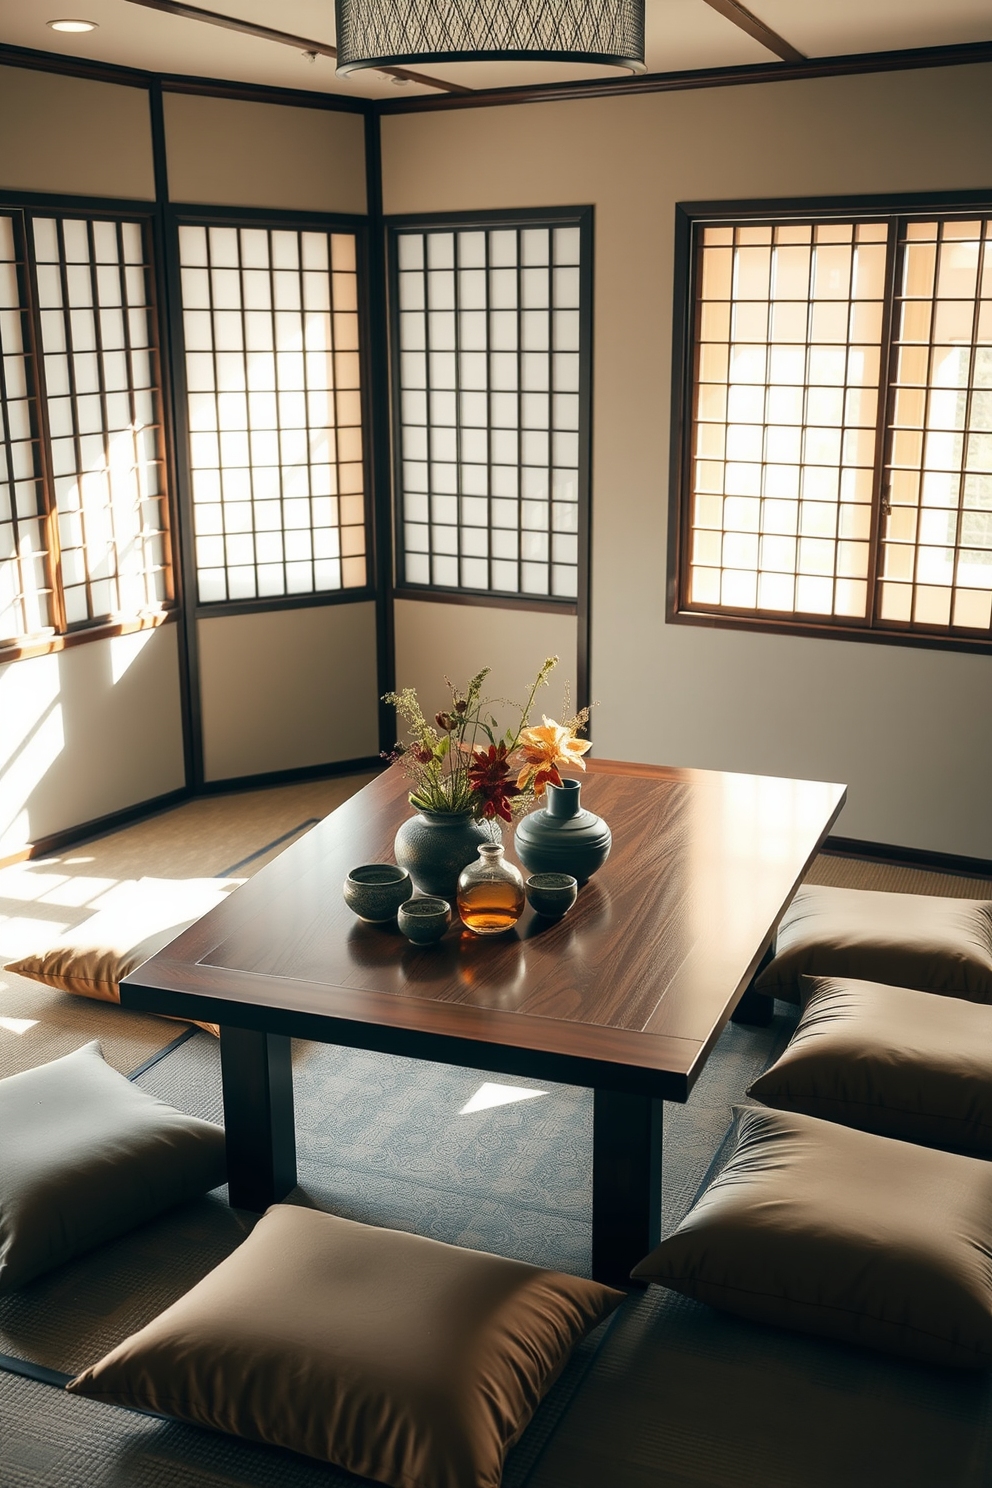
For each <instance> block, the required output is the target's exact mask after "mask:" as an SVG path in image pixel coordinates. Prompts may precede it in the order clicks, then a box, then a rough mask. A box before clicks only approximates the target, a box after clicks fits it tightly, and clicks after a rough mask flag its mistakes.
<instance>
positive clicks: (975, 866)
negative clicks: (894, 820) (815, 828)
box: [820, 837, 992, 878]
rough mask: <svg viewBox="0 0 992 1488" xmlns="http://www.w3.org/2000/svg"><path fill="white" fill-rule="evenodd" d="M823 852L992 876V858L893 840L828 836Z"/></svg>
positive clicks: (936, 870) (962, 874) (933, 870)
mask: <svg viewBox="0 0 992 1488" xmlns="http://www.w3.org/2000/svg"><path fill="white" fill-rule="evenodd" d="M820 851H821V853H826V855H827V857H830V858H859V859H860V860H861V861H862V862H865V863H895V864H897V865H898V866H899V867H901V868H921V869H924V870H927V871H929V872H931V873H953V874H956V875H958V876H959V877H961V878H992V858H967V857H962V856H961V855H960V854H958V853H944V852H931V851H930V850H929V849H928V848H922V847H895V846H893V844H892V843H890V842H864V841H862V840H861V839H860V838H859V837H828V838H827V839H826V841H825V842H824V844H823V846H822V847H821V848H820Z"/></svg>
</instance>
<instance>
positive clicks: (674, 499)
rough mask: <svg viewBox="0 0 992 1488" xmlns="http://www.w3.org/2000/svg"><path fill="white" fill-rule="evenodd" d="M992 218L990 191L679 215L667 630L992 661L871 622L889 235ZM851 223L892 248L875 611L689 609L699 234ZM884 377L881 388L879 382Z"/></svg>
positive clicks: (694, 206) (935, 634) (977, 640)
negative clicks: (728, 228)
mask: <svg viewBox="0 0 992 1488" xmlns="http://www.w3.org/2000/svg"><path fill="white" fill-rule="evenodd" d="M976 211H977V212H981V213H983V214H985V215H987V214H989V213H992V189H990V190H989V191H962V192H918V193H906V194H903V195H886V196H860V197H858V196H854V197H810V198H798V197H786V198H783V199H772V200H762V201H730V202H680V203H678V204H677V205H676V208H675V272H674V302H673V313H672V412H671V430H672V434H671V447H670V460H669V493H670V494H669V507H668V576H667V603H666V615H665V619H666V623H668V624H676V625H701V626H706V627H709V628H711V629H721V630H723V629H732V630H740V629H743V630H749V631H754V632H758V633H773V634H776V635H798V636H811V637H820V638H824V639H833V640H838V639H843V640H852V641H868V642H872V643H875V644H880V645H889V646H893V645H895V646H923V647H926V648H928V649H931V650H932V649H937V650H948V651H967V652H972V653H978V654H992V637H990V636H989V635H987V634H984V633H982V634H980V635H978V636H977V637H974V638H973V637H969V636H967V635H965V634H964V633H962V632H959V631H954V630H952V629H951V628H950V627H946V628H945V627H933V628H924V627H922V626H917V625H913V624H910V625H906V626H903V627H902V628H896V627H895V624H894V622H888V624H885V625H883V624H882V623H881V622H877V621H876V620H875V605H876V595H877V591H878V583H879V565H878V561H877V560H878V549H879V511H880V501H881V494H882V486H883V480H884V473H885V461H886V459H887V456H888V441H889V435H888V432H887V431H888V430H889V427H890V424H891V420H890V418H889V410H890V406H891V402H892V397H893V383H892V377H891V363H892V357H893V355H894V347H893V342H892V305H893V299H894V290H895V286H894V273H895V268H896V253H895V250H894V245H893V244H892V242H891V238H892V231H893V227H895V228H896V229H898V228H899V227H900V225H901V220H902V219H904V218H913V217H920V216H927V215H939V216H942V217H951V216H963V215H967V214H968V213H971V214H974V213H975V212H976ZM844 217H854V218H856V219H859V220H864V219H865V218H877V219H878V220H884V221H888V222H889V223H890V244H889V254H888V272H887V282H886V289H885V293H886V302H885V305H884V307H883V330H882V350H881V370H880V374H879V376H880V387H879V408H878V425H877V439H876V455H875V469H874V479H873V487H872V521H871V538H870V555H869V574H868V589H869V606H868V614H867V616H866V618H865V619H863V620H845V619H842V618H840V617H836V616H831V617H826V616H825V617H824V619H823V620H822V621H817V620H814V619H811V618H810V617H809V616H807V615H803V616H802V617H801V618H798V619H793V618H791V617H789V616H787V615H783V614H781V613H780V612H778V611H769V610H731V609H718V608H717V607H715V606H703V605H700V606H693V605H691V604H689V603H687V602H686V601H685V600H684V599H683V596H684V595H685V594H686V593H687V592H688V569H689V548H690V541H689V539H690V536H691V521H690V501H691V491H690V484H691V482H690V475H691V469H692V409H693V397H694V391H695V386H694V384H695V325H694V319H695V305H696V284H695V261H694V233H695V231H696V229H697V228H698V227H701V226H702V225H703V224H706V225H714V226H719V225H729V224H730V223H731V222H734V223H740V222H756V223H757V222H762V223H764V222H769V221H788V220H790V219H800V220H801V219H809V218H812V219H814V220H817V221H829V220H831V219H832V218H844ZM882 378H884V379H885V381H884V384H882V383H881V379H882Z"/></svg>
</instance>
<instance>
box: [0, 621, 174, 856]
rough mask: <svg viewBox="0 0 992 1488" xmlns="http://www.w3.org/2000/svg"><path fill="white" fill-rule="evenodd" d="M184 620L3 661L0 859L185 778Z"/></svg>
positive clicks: (170, 787)
mask: <svg viewBox="0 0 992 1488" xmlns="http://www.w3.org/2000/svg"><path fill="white" fill-rule="evenodd" d="M177 638H178V627H177V626H175V625H163V626H161V627H159V628H158V629H157V630H143V631H138V632H136V633H135V634H134V635H128V636H115V637H113V638H112V639H109V640H102V641H89V642H87V643H86V644H85V645H83V646H73V647H71V648H69V649H67V650H65V651H60V652H58V653H56V654H55V655H53V656H40V657H36V658H34V659H33V660H30V661H12V662H8V663H7V665H6V666H2V667H0V858H3V857H6V856H8V855H10V854H13V853H16V852H18V851H20V850H21V849H22V848H23V847H25V846H26V845H27V844H28V843H30V842H34V841H36V840H37V839H38V838H39V837H47V836H48V835H50V834H51V833H53V832H60V831H63V830H65V829H66V828H69V827H75V826H78V825H79V824H80V823H82V822H87V821H93V820H95V819H96V818H97V817H101V816H105V815H107V814H108V813H109V812H112V811H121V810H123V809H124V808H125V807H127V806H134V805H136V804H137V803H138V802H140V801H146V800H150V799H152V798H153V797H155V796H161V795H165V794H167V792H169V791H174V790H179V789H180V787H181V786H182V785H183V783H184V778H185V773H184V766H183V741H182V727H181V720H180V712H179V666H178V649H177Z"/></svg>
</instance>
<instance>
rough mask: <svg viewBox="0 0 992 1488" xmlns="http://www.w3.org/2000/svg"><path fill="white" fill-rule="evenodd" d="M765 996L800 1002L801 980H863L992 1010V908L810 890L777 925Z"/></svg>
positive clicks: (761, 983)
mask: <svg viewBox="0 0 992 1488" xmlns="http://www.w3.org/2000/svg"><path fill="white" fill-rule="evenodd" d="M775 952H776V953H775V958H774V960H773V961H771V962H770V963H769V965H768V966H766V968H765V970H764V971H763V972H762V973H761V975H760V976H759V977H758V979H757V981H756V983H755V986H756V989H757V990H758V991H759V992H765V993H767V994H768V995H769V996H771V997H781V998H784V999H785V1000H786V1001H787V1002H799V1001H800V1000H801V987H800V977H803V976H835V977H858V978H864V979H865V980H866V981H871V982H884V983H886V984H887V985H888V986H890V987H914V988H917V989H918V990H919V991H921V992H939V993H941V994H942V995H944V996H945V997H962V998H964V999H965V1000H966V1001H968V1002H989V1003H992V903H988V902H985V901H983V900H980V899H940V898H937V897H935V896H933V895H929V894H888V893H881V892H879V891H877V890H874V889H835V888H827V887H824V886H823V885H819V884H807V885H805V886H804V887H803V888H801V889H800V890H799V892H798V893H797V894H796V897H795V899H794V900H793V901H792V903H791V905H790V906H789V908H788V909H787V910H786V912H785V915H784V917H783V919H782V923H781V925H780V926H779V930H778V937H777V940H776V944H775Z"/></svg>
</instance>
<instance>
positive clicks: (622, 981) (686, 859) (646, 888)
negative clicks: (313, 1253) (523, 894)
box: [121, 761, 846, 1282]
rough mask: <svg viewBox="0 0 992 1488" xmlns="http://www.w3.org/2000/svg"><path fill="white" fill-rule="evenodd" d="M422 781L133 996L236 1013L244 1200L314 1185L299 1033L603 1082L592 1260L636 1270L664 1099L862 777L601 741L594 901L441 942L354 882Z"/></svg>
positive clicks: (321, 850)
mask: <svg viewBox="0 0 992 1488" xmlns="http://www.w3.org/2000/svg"><path fill="white" fill-rule="evenodd" d="M407 791H408V783H407V781H406V778H405V776H404V775H403V773H402V771H401V770H400V769H398V768H393V769H390V770H388V771H387V772H386V773H385V774H384V775H382V776H380V777H379V778H378V779H377V780H375V781H373V782H372V784H371V785H368V786H366V787H365V789H364V790H362V791H360V792H359V793H358V794H357V795H356V796H354V797H352V799H351V800H350V801H348V802H347V803H346V804H345V805H344V806H341V807H339V808H338V810H337V811H335V812H333V813H332V814H331V815H330V816H329V817H327V818H326V819H325V820H324V821H323V822H321V823H320V825H319V826H317V827H314V829H313V830H312V831H311V832H309V833H308V834H307V835H306V836H305V837H303V838H301V839H300V840H299V841H298V842H296V843H294V844H293V845H292V846H291V847H289V848H288V849H287V850H286V851H285V852H284V853H282V855H281V856H280V857H278V858H277V859H276V860H275V861H274V862H272V863H270V864H269V865H268V866H267V867H265V868H263V869H261V871H260V872H259V873H257V874H256V876H255V877H254V878H253V879H251V880H250V881H249V882H248V883H246V884H245V885H243V887H241V888H240V889H237V890H236V891H235V892H234V893H233V894H232V895H231V896H230V897H229V898H228V899H227V900H226V901H225V902H224V903H223V904H221V905H219V906H218V907H217V908H216V909H214V910H212V911H211V912H210V913H209V914H208V915H206V916H205V917H204V918H203V919H202V920H199V921H198V922H197V923H196V924H195V925H193V926H192V927H191V928H190V929H189V930H187V931H185V932H184V933H183V934H182V935H181V936H179V937H178V939H176V940H174V941H173V942H172V944H171V945H169V946H167V947H166V949H165V950H163V951H161V952H160V953H159V954H158V955H157V956H153V957H152V958H151V960H149V961H146V962H145V964H144V965H143V966H142V967H140V969H139V970H138V971H136V972H134V973H133V974H132V975H131V976H129V977H127V978H126V979H125V981H124V982H122V984H121V1002H122V1003H123V1004H124V1006H125V1007H131V1008H137V1009H139V1010H141V1011H144V1012H150V1013H167V1014H170V1015H172V1016H175V1017H180V1018H191V1019H197V1020H199V1021H206V1022H216V1023H219V1024H220V1025H221V1069H222V1079H223V1088H224V1119H225V1124H226V1129H227V1150H228V1171H229V1182H230V1195H231V1203H232V1204H234V1205H237V1206H239V1207H242V1208H247V1209H256V1210H261V1209H264V1208H265V1207H266V1206H267V1205H268V1204H270V1203H273V1202H276V1201H277V1200H279V1199H281V1198H283V1197H285V1195H286V1194H287V1193H288V1192H289V1191H290V1189H291V1188H292V1187H293V1186H294V1184H295V1182H296V1139H295V1129H294V1118H293V1089H292V1067H291V1063H290V1039H291V1038H294V1037H295V1038H304V1039H317V1040H320V1041H322V1042H324V1043H333V1044H342V1045H345V1046H348V1047H352V1048H360V1049H375V1050H379V1051H382V1052H384V1053H387V1054H401V1055H406V1056H413V1057H414V1058H418V1059H433V1060H438V1061H441V1062H443V1063H446V1064H454V1065H461V1066H466V1067H468V1068H474V1069H481V1070H499V1071H502V1072H503V1073H505V1074H507V1075H528V1076H533V1077H535V1078H537V1079H540V1080H552V1081H561V1082H564V1083H568V1084H574V1085H586V1086H591V1087H592V1089H593V1091H594V1123H593V1125H594V1136H593V1212H592V1228H593V1242H592V1270H593V1275H594V1276H595V1277H597V1278H599V1279H601V1280H604V1281H611V1282H623V1281H625V1280H626V1279H627V1276H628V1273H629V1271H630V1268H631V1267H632V1266H633V1265H634V1264H635V1263H636V1262H637V1261H639V1260H640V1259H641V1258H642V1257H643V1256H644V1255H645V1254H647V1252H648V1251H649V1250H650V1249H651V1248H652V1247H653V1246H654V1245H656V1244H657V1242H658V1238H659V1232H660V1224H661V1133H662V1109H663V1102H664V1101H665V1100H674V1101H685V1100H686V1099H687V1098H688V1095H689V1092H690V1091H691V1089H692V1087H693V1085H694V1084H695V1082H696V1080H697V1079H698V1077H699V1074H700V1071H701V1070H702V1068H703V1065H704V1064H705V1062H706V1058H707V1056H708V1054H709V1052H710V1050H711V1049H712V1047H713V1045H714V1043H715V1042H716V1040H717V1038H718V1037H719V1034H720V1030H721V1029H722V1028H723V1026H724V1024H725V1023H726V1021H727V1019H728V1018H729V1017H730V1016H731V1014H732V1013H733V1012H734V1009H735V1008H736V1007H737V1004H738V1002H739V1001H740V999H741V997H742V996H743V995H744V994H745V992H746V991H747V989H748V986H749V984H750V982H751V979H752V977H753V974H754V972H755V970H756V968H757V967H758V966H759V964H760V963H761V961H762V957H763V956H764V955H765V953H766V951H767V949H768V947H769V945H770V943H771V941H772V939H773V937H774V934H775V929H776V926H777V924H778V922H779V919H780V918H781V916H782V914H783V912H784V910H785V909H786V907H787V906H788V904H789V902H790V900H791V899H792V896H793V894H794V893H795V891H796V888H797V887H798V885H799V883H800V882H801V880H802V878H803V876H804V874H805V873H806V870H807V868H808V867H809V864H810V862H811V861H812V859H813V858H814V857H815V855H816V853H817V850H818V849H819V847H820V844H821V843H822V841H823V839H824V837H825V836H826V834H827V833H828V832H829V830H830V828H831V826H832V825H833V823H834V821H835V820H836V818H837V816H838V814H839V813H840V810H841V808H842V806H843V804H844V800H845V795H846V791H845V788H844V787H843V786H840V785H826V784H819V783H816V782H812V781H803V780H780V779H774V778H771V777H767V776H756V775H730V774H724V773H719V772H715V771H706V770H678V769H668V768H661V767H653V766H648V765H628V764H618V763H613V762H610V761H589V773H588V775H587V776H585V777H584V778H583V780H582V799H583V802H584V803H585V804H587V805H588V806H589V808H590V809H591V810H593V811H596V812H598V813H599V814H600V815H601V816H603V817H605V819H606V820H607V821H608V822H609V823H610V826H611V827H612V829H613V851H612V854H611V856H610V858H609V861H608V862H607V863H606V865H605V866H604V867H603V868H602V869H601V870H600V872H599V873H598V874H597V875H596V876H595V878H593V879H592V880H590V882H589V883H588V884H587V885H586V886H585V888H583V889H582V890H581V891H580V894H579V899H578V902H577V904H576V906H575V908H574V909H573V910H572V912H571V913H570V914H569V915H568V916H567V917H566V918H565V919H563V920H561V921H559V922H558V923H556V924H551V925H549V924H547V923H546V922H544V921H541V920H540V919H538V918H536V917H535V916H534V915H533V914H532V913H531V911H530V909H529V908H528V909H527V910H525V912H524V916H523V918H522V919H521V920H520V921H519V923H518V925H517V927H516V929H515V930H514V931H511V932H509V933H507V934H505V935H502V936H498V937H496V936H494V937H478V936H475V935H472V934H471V933H470V932H469V931H462V932H461V933H459V930H458V929H457V928H454V929H452V930H451V931H449V933H448V935H447V936H446V937H445V938H444V939H443V940H442V941H440V942H439V943H438V944H437V945H435V946H430V947H425V948H418V947H415V946H412V945H410V944H409V943H408V942H407V941H405V940H404V939H403V938H402V937H401V936H400V935H399V933H398V932H397V930H396V929H395V927H393V928H384V927H381V926H373V925H366V924H364V923H362V922H361V921H359V920H356V919H355V918H354V916H353V915H352V914H351V913H350V911H349V910H348V909H347V908H346V906H345V904H344V901H343V899H342V894H341V886H342V883H343V881H344V879H345V877H346V875H347V873H348V871H349V869H351V868H353V867H355V866H356V865H357V864H359V863H369V862H382V861H391V860H392V856H393V850H392V844H393V837H394V835H395V833H396V830H397V828H398V826H399V824H400V822H401V821H402V820H403V819H404V817H405V816H406V815H408V814H409V809H410V808H409V805H408V804H407V800H406V796H407ZM507 841H508V844H509V833H508V834H507ZM508 856H512V847H511V848H510V851H509V852H508ZM765 1001H766V1000H765V999H761V1000H760V1005H761V1006H764V1005H765Z"/></svg>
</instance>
